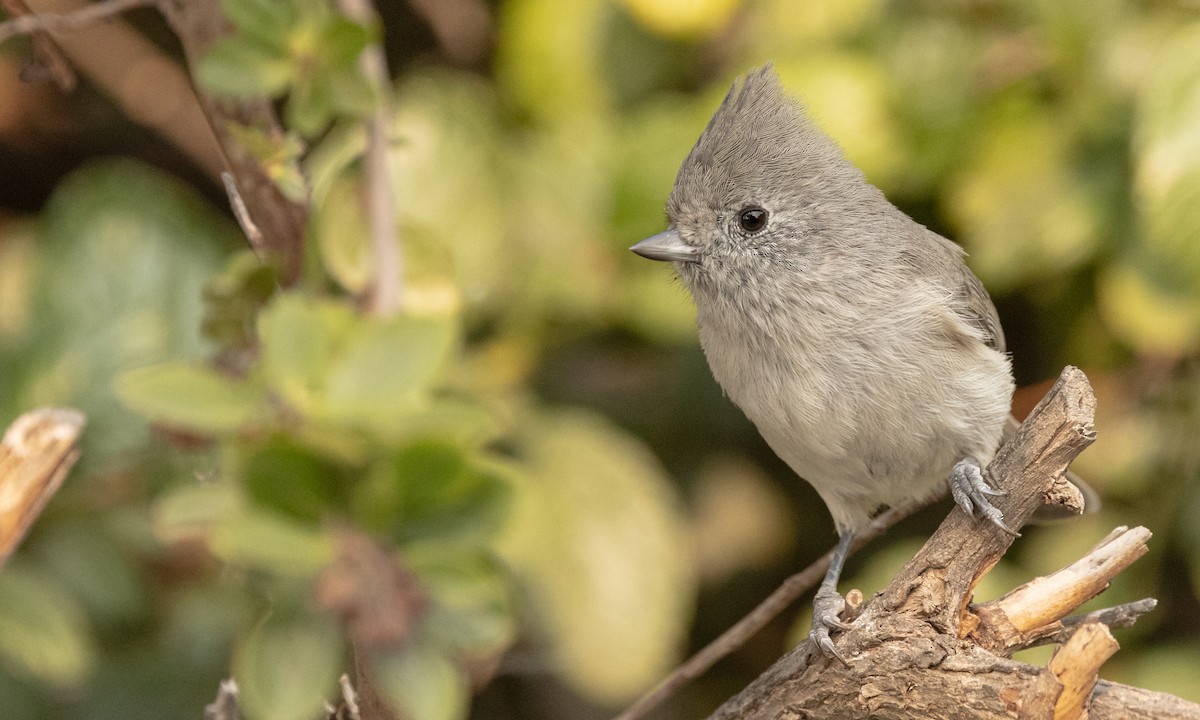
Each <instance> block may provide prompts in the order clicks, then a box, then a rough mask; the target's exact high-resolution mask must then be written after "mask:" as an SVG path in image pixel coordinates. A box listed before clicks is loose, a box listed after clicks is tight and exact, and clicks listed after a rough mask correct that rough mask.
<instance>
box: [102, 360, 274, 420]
mask: <svg viewBox="0 0 1200 720" xmlns="http://www.w3.org/2000/svg"><path fill="white" fill-rule="evenodd" d="M116 390H117V395H118V396H119V397H120V398H121V400H122V401H124V402H125V404H126V405H128V406H129V407H130V408H132V409H134V410H136V411H137V412H139V413H141V414H142V415H143V416H145V417H146V418H148V419H149V420H152V421H154V422H157V423H162V424H165V425H170V426H172V427H178V428H183V429H188V430H194V431H197V432H204V433H228V432H233V431H235V430H237V429H238V428H240V427H242V426H243V425H245V424H246V423H248V422H250V421H251V420H253V419H254V418H255V417H257V416H260V415H261V414H262V412H263V404H264V402H265V397H264V395H263V393H262V390H261V388H259V387H257V385H256V383H254V382H252V381H247V380H237V379H234V378H231V377H228V376H226V375H222V374H221V373H219V372H217V371H216V370H213V369H211V368H206V367H201V366H198V365H192V364H188V363H180V362H175V363H162V364H160V365H151V366H149V367H145V368H139V369H137V370H130V371H129V372H127V373H125V374H124V375H122V376H121V377H119V378H117V382H116Z"/></svg>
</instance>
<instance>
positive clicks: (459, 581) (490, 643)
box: [404, 542, 516, 657]
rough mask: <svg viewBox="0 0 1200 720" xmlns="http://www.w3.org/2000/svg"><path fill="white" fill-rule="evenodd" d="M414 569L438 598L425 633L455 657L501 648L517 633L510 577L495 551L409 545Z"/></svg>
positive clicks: (437, 544) (433, 544)
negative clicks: (509, 582)
mask: <svg viewBox="0 0 1200 720" xmlns="http://www.w3.org/2000/svg"><path fill="white" fill-rule="evenodd" d="M404 558H405V560H406V561H407V563H408V567H409V569H411V570H412V571H413V572H415V573H416V574H417V575H418V576H419V577H420V578H421V585H422V587H424V588H425V589H426V590H427V591H428V592H429V594H430V596H431V597H432V598H433V604H432V606H431V607H430V608H429V610H428V613H427V614H426V616H425V617H424V619H423V620H422V626H421V627H422V629H421V632H422V636H423V637H424V638H426V639H428V641H429V642H431V643H434V644H436V645H437V646H438V647H442V648H449V649H452V650H453V651H454V653H455V654H456V655H465V656H469V657H479V656H481V655H485V654H494V653H498V652H501V651H502V650H503V649H504V648H505V647H507V646H508V645H509V644H510V643H511V642H512V640H513V637H514V636H515V635H516V619H515V616H514V612H513V604H512V598H511V596H510V593H509V586H508V578H507V575H506V574H505V572H504V571H503V570H502V569H501V568H500V567H499V565H498V563H497V562H496V561H495V560H494V559H493V558H492V556H491V555H490V554H488V553H487V552H485V551H481V550H469V551H466V552H464V551H463V550H462V549H461V548H457V547H449V546H447V545H446V544H445V543H440V542H428V543H420V544H415V545H406V546H405V548H404Z"/></svg>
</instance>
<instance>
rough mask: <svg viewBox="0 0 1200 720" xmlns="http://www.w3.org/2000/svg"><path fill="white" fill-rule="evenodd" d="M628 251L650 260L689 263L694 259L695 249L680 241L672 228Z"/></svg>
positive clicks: (652, 236)
mask: <svg viewBox="0 0 1200 720" xmlns="http://www.w3.org/2000/svg"><path fill="white" fill-rule="evenodd" d="M629 249H630V250H632V251H634V252H635V253H637V254H638V255H641V256H642V257H644V258H649V259H651V260H666V261H669V262H691V261H694V260H695V259H696V248H694V247H692V246H691V245H688V244H687V243H685V242H684V241H683V240H680V239H679V233H678V232H676V231H675V229H674V228H672V229H670V230H664V231H662V232H660V233H659V234H657V235H651V236H650V237H648V238H646V239H645V240H643V241H641V242H640V243H638V244H637V245H634V246H633V247H631V248H629Z"/></svg>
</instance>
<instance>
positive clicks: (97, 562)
mask: <svg viewBox="0 0 1200 720" xmlns="http://www.w3.org/2000/svg"><path fill="white" fill-rule="evenodd" d="M119 523H120V521H118V523H117V524H119ZM114 535H115V533H114V532H113V530H112V529H110V528H109V527H105V526H104V524H103V521H102V520H100V519H99V518H97V519H94V520H91V519H89V520H83V519H77V520H76V522H74V523H70V524H66V523H62V524H58V525H50V526H49V527H46V528H44V529H43V530H42V535H41V537H40V538H39V541H38V543H37V544H36V545H34V546H32V547H30V550H31V551H32V552H33V554H34V556H35V557H36V558H37V562H38V564H39V565H40V566H41V567H43V568H46V569H47V570H49V571H51V572H53V574H54V577H55V579H56V580H57V582H58V584H59V585H61V586H62V587H64V588H69V589H70V590H71V592H72V593H73V594H74V596H75V597H77V598H78V599H79V601H80V603H81V604H82V605H83V606H84V608H85V609H86V611H87V613H88V615H89V616H90V617H92V618H94V620H95V621H96V622H97V624H102V625H117V624H123V623H132V622H137V621H138V620H139V618H140V617H141V614H142V613H143V612H145V610H146V605H147V601H148V599H149V597H148V593H147V588H146V581H145V579H144V578H143V575H142V571H143V568H142V566H141V564H140V560H141V558H138V557H137V556H136V555H135V554H134V553H132V552H130V548H128V547H125V546H124V543H121V542H119V541H118V539H117V538H116V537H114ZM0 612H3V610H0Z"/></svg>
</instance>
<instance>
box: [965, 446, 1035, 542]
mask: <svg viewBox="0 0 1200 720" xmlns="http://www.w3.org/2000/svg"><path fill="white" fill-rule="evenodd" d="M950 494H951V495H953V496H954V502H956V503H958V506H959V507H960V508H962V510H963V512H965V513H966V514H967V515H970V516H971V517H979V516H983V517H985V518H987V519H988V520H990V521H991V522H992V524H993V525H995V526H996V527H998V528H1000V529H1001V530H1003V531H1004V532H1006V533H1008V534H1009V535H1012V536H1013V537H1020V533H1018V532H1016V531H1015V530H1013V529H1012V528H1010V527H1009V526H1008V525H1005V524H1004V513H1002V512H1000V510H999V509H998V508H997V507H996V506H995V505H993V504H992V503H991V501H990V500H988V496H989V495H990V496H992V497H998V496H1001V495H1006V494H1007V493H1005V492H1004V491H1002V490H997V489H995V488H993V487H992V486H991V485H988V484H987V480H985V479H984V477H983V468H981V467H979V461H978V460H976V459H975V458H973V457H965V458H963V459H962V460H959V461H958V463H957V464H955V466H954V469H953V470H951V471H950Z"/></svg>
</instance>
